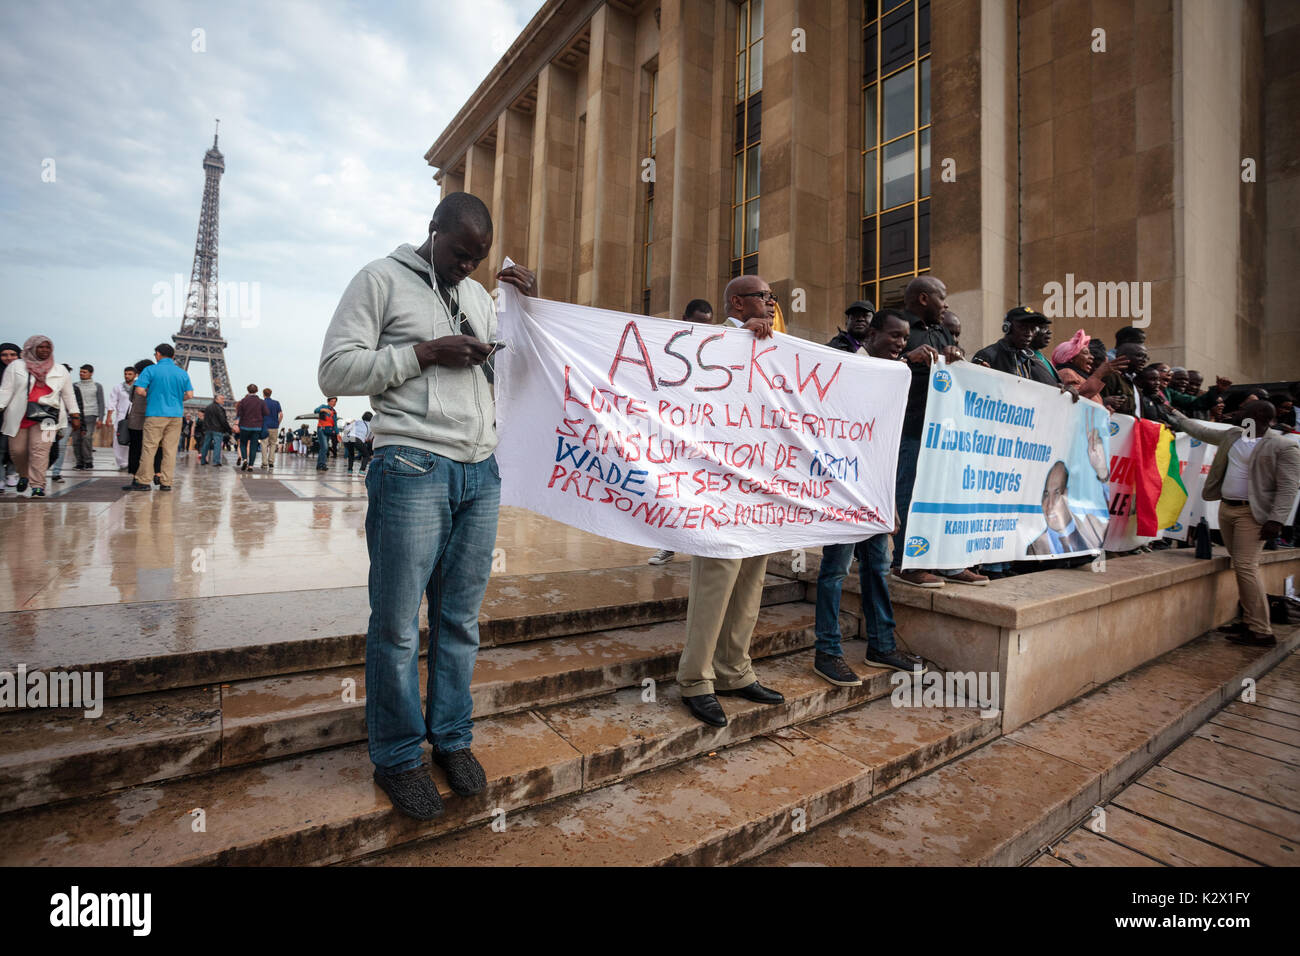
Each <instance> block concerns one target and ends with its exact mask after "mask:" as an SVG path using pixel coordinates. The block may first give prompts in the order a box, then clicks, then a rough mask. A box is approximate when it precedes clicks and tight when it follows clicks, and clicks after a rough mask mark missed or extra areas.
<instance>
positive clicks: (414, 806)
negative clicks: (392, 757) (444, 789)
mask: <svg viewBox="0 0 1300 956" xmlns="http://www.w3.org/2000/svg"><path fill="white" fill-rule="evenodd" d="M375 783H377V784H379V788H380V789H381V790H383V791H384V793H386V794H388V799H389V800H392V801H393V806H394V807H396V808H397V809H398V810H400V811H401V812H402V813H405V814H406V815H407V816H408V817H414V818H415V819H417V820H432V819H434V818H435V817H440V816H442V809H443V807H442V794H440V793H438V785H437V784H436V783H434V782H433V778H432V777H430V776H429V768H428V767H426V766H425V765H424V764H420V766H418V767H412V768H411V769H410V770H403V771H402V772H401V773H391V774H390V773H388V772H386V771H383V770H380V769H379V768H378V767H376V768H375Z"/></svg>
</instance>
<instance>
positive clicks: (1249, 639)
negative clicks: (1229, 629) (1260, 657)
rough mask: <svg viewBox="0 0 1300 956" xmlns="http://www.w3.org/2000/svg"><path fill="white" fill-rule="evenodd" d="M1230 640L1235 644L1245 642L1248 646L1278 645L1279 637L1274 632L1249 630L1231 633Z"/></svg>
mask: <svg viewBox="0 0 1300 956" xmlns="http://www.w3.org/2000/svg"><path fill="white" fill-rule="evenodd" d="M1228 640H1230V641H1231V642H1232V643H1234V644H1244V645H1245V646H1246V647H1276V646H1277V637H1276V636H1275V635H1273V634H1261V633H1259V632H1258V631H1251V630H1247V631H1244V632H1242V633H1240V634H1229V635H1228Z"/></svg>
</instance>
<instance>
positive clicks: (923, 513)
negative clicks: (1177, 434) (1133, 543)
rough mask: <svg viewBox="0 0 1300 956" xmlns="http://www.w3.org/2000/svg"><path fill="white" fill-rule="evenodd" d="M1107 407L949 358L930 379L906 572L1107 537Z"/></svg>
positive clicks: (1049, 554)
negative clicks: (952, 361)
mask: <svg viewBox="0 0 1300 956" xmlns="http://www.w3.org/2000/svg"><path fill="white" fill-rule="evenodd" d="M1106 422H1107V415H1106V409H1105V408H1103V407H1102V406H1100V405H1098V404H1097V403H1095V402H1089V401H1081V402H1078V403H1075V402H1074V401H1073V400H1072V399H1071V397H1070V396H1069V395H1063V394H1061V392H1060V391H1059V390H1058V389H1055V388H1051V387H1049V386H1046V385H1041V384H1039V383H1037V382H1031V381H1028V380H1026V379H1022V378H1017V377H1015V376H1013V375H1006V374H1003V373H1002V372H996V371H994V370H992V369H987V368H982V367H980V366H977V365H971V364H970V363H968V362H957V363H955V364H952V365H943V364H939V365H936V366H935V367H934V369H933V370H932V372H931V374H930V390H929V393H928V394H927V396H926V407H925V430H924V431H923V432H922V437H921V455H920V458H919V460H918V462H917V467H916V474H917V477H916V485H915V486H914V488H913V491H912V507H911V510H910V511H909V512H908V517H907V540H906V541H905V542H904V543H903V567H904V568H939V569H951V568H964V567H967V566H969V565H972V564H980V563H988V562H995V561H1016V560H1022V559H1029V560H1035V559H1048V558H1057V557H1061V556H1063V555H1072V554H1095V553H1096V552H1097V551H1098V550H1099V549H1100V547H1101V543H1102V540H1103V539H1104V537H1105V534H1106V521H1107V517H1108V515H1107V509H1106V474H1107V467H1106V465H1107V461H1108V460H1109V451H1108V445H1107V436H1106Z"/></svg>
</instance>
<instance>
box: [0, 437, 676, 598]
mask: <svg viewBox="0 0 1300 956" xmlns="http://www.w3.org/2000/svg"><path fill="white" fill-rule="evenodd" d="M233 460H234V459H233V458H230V459H228V461H227V463H226V464H223V465H222V467H220V468H216V467H213V466H212V465H207V466H200V465H199V464H198V461H197V456H196V455H195V454H194V453H192V452H191V453H189V454H187V455H182V456H181V457H180V458H179V459H178V461H177V468H176V475H175V477H174V479H173V485H174V488H175V490H174V491H172V492H170V493H166V492H159V491H151V492H147V493H146V492H131V493H128V492H118V493H117V494H116V495H112V494H111V493H110V492H111V490H112V489H113V488H114V487H116V486H120V485H123V484H125V483H126V482H127V480H128V476H127V475H126V473H125V472H119V471H117V470H116V468H115V467H114V465H113V459H112V455H111V453H110V452H109V451H108V450H107V449H96V450H95V463H96V467H95V470H93V471H88V472H83V471H74V470H72V469H71V468H69V469H68V470H67V471H66V472H65V473H64V478H65V481H64V482H63V483H62V484H55V483H51V484H50V485H49V486H48V489H47V494H48V497H47V498H44V499H31V498H28V497H27V494H29V493H24V495H23V496H21V498H20V496H18V495H16V494H15V489H13V488H5V489H4V494H2V495H0V537H2V539H3V540H4V541H5V543H6V547H5V548H3V549H0V613H3V612H7V611H19V610H35V609H48V608H75V607H85V606H93V605H103V604H120V603H127V602H142V601H172V600H180V599H184V598H200V597H217V596H228V595H240V594H272V593H279V592H289V591H305V590H328V589H334V588H348V587H360V586H364V585H365V583H366V576H367V573H368V569H369V560H368V558H367V555H366V537H365V518H366V491H365V479H364V477H363V476H360V475H352V476H350V475H348V474H347V473H346V470H345V467H344V465H343V463H342V462H341V461H332V462H331V466H330V470H329V471H327V472H317V471H316V470H315V458H314V457H310V458H309V457H306V456H298V455H277V456H276V467H275V469H274V470H273V471H270V472H268V471H266V470H264V469H262V468H261V466H260V465H259V466H258V467H257V468H256V469H255V470H254V471H251V472H239V471H236V469H235V468H234V466H233V464H231V462H233ZM96 498H98V499H106V498H107V499H109V500H94V499H96ZM18 542H21V543H20V544H17V543H18ZM497 549H498V550H497V554H496V557H495V560H494V565H493V575H494V576H497V575H504V574H510V575H518V574H540V573H548V572H557V571H572V570H579V569H584V570H586V569H601V568H616V567H628V566H632V565H638V564H642V563H644V562H645V560H646V559H647V558H648V557H649V552H648V551H647V550H646V549H645V548H640V547H635V546H633V545H625V544H620V543H618V542H614V541H609V540H607V539H605V538H600V537H597V536H595V535H591V534H587V533H585V532H582V531H578V530H576V529H573V528H569V527H567V526H565V525H561V524H558V523H556V522H553V521H550V520H549V519H546V518H542V517H540V516H538V515H534V514H532V513H531V512H527V511H524V510H522V509H518V508H502V509H501V520H500V527H499V529H498V534H497ZM678 560H679V561H685V559H684V558H679V559H678Z"/></svg>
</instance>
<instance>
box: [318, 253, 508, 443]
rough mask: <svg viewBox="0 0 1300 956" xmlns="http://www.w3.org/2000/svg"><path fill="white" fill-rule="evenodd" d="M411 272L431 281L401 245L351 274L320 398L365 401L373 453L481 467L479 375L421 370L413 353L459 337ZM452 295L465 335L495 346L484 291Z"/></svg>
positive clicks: (486, 399)
mask: <svg viewBox="0 0 1300 956" xmlns="http://www.w3.org/2000/svg"><path fill="white" fill-rule="evenodd" d="M408 267H409V268H408ZM412 269H415V270H416V271H415V272H412V271H411V270H412ZM417 272H418V273H420V274H422V275H424V276H428V277H429V278H430V279H432V278H433V277H432V275H431V274H430V269H429V263H428V262H427V261H425V259H424V258H422V257H421V256H420V255H419V254H418V253H417V252H416V251H415V247H414V246H411V245H410V244H408V243H404V244H402V245H400V246H398V247H397V248H396V249H395V250H394V251H393V252H392V253H390V254H389V255H388V257H387V258H384V259H376V260H375V261H374V262H372V263H370V264H369V265H367V266H366V267H365V268H364V269H362V270H361V271H360V272H358V273H357V274H356V277H355V278H354V279H353V280H352V281H351V282H350V283H349V284H348V287H347V289H346V291H344V293H343V298H342V299H340V300H339V305H338V308H337V309H335V310H334V318H332V319H331V320H330V325H329V329H328V330H327V331H326V333H325V344H324V345H323V346H322V347H321V353H320V369H319V371H318V373H317V381H318V382H319V384H320V387H321V391H322V392H324V393H325V394H326V395H369V396H370V407H371V408H372V409H374V412H375V418H374V421H372V422H371V423H370V427H371V429H372V430H373V432H374V436H375V445H374V446H375V447H376V448H381V447H383V446H384V445H409V446H411V447H413V448H419V449H423V450H424V451H431V452H433V453H434V454H436V455H442V456H443V457H444V458H450V459H452V460H453V461H460V462H466V463H474V462H480V461H483V459H485V458H487V457H488V456H489V455H491V454H492V452H493V451H495V450H496V447H497V429H496V405H495V403H494V401H493V397H492V387H491V386H490V385H489V384H488V381H487V377H486V376H485V375H484V374H483V370H482V369H480V368H477V367H474V368H446V367H444V366H441V365H430V366H429V367H428V368H427V369H425V370H424V371H421V370H420V363H419V361H418V360H417V359H416V357H415V346H416V345H417V344H419V343H420V342H427V341H429V340H431V339H438V338H442V337H443V336H446V335H460V334H461V330H460V325H459V323H457V322H455V321H454V319H453V316H452V315H451V313H450V312H448V311H447V307H446V306H445V305H444V304H443V301H442V298H441V296H439V295H438V293H437V292H435V291H434V290H433V289H431V288H430V287H429V285H428V284H427V283H426V282H425V280H424V279H423V278H421V277H420V275H417V274H416V273H417ZM454 295H455V296H456V298H457V299H458V300H459V305H460V310H461V311H462V312H464V313H465V315H466V316H467V317H468V318H469V324H470V327H471V328H472V329H473V333H474V334H475V335H476V336H478V337H479V338H480V339H482V340H483V341H484V342H490V341H492V340H493V339H495V338H496V333H497V317H496V310H495V308H494V307H493V301H492V296H490V295H489V294H488V292H487V290H486V289H484V288H483V286H481V285H479V283H477V282H475V281H474V280H473V279H465V280H464V281H462V282H461V283H460V284H459V285H457V286H456V287H455V289H454Z"/></svg>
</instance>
